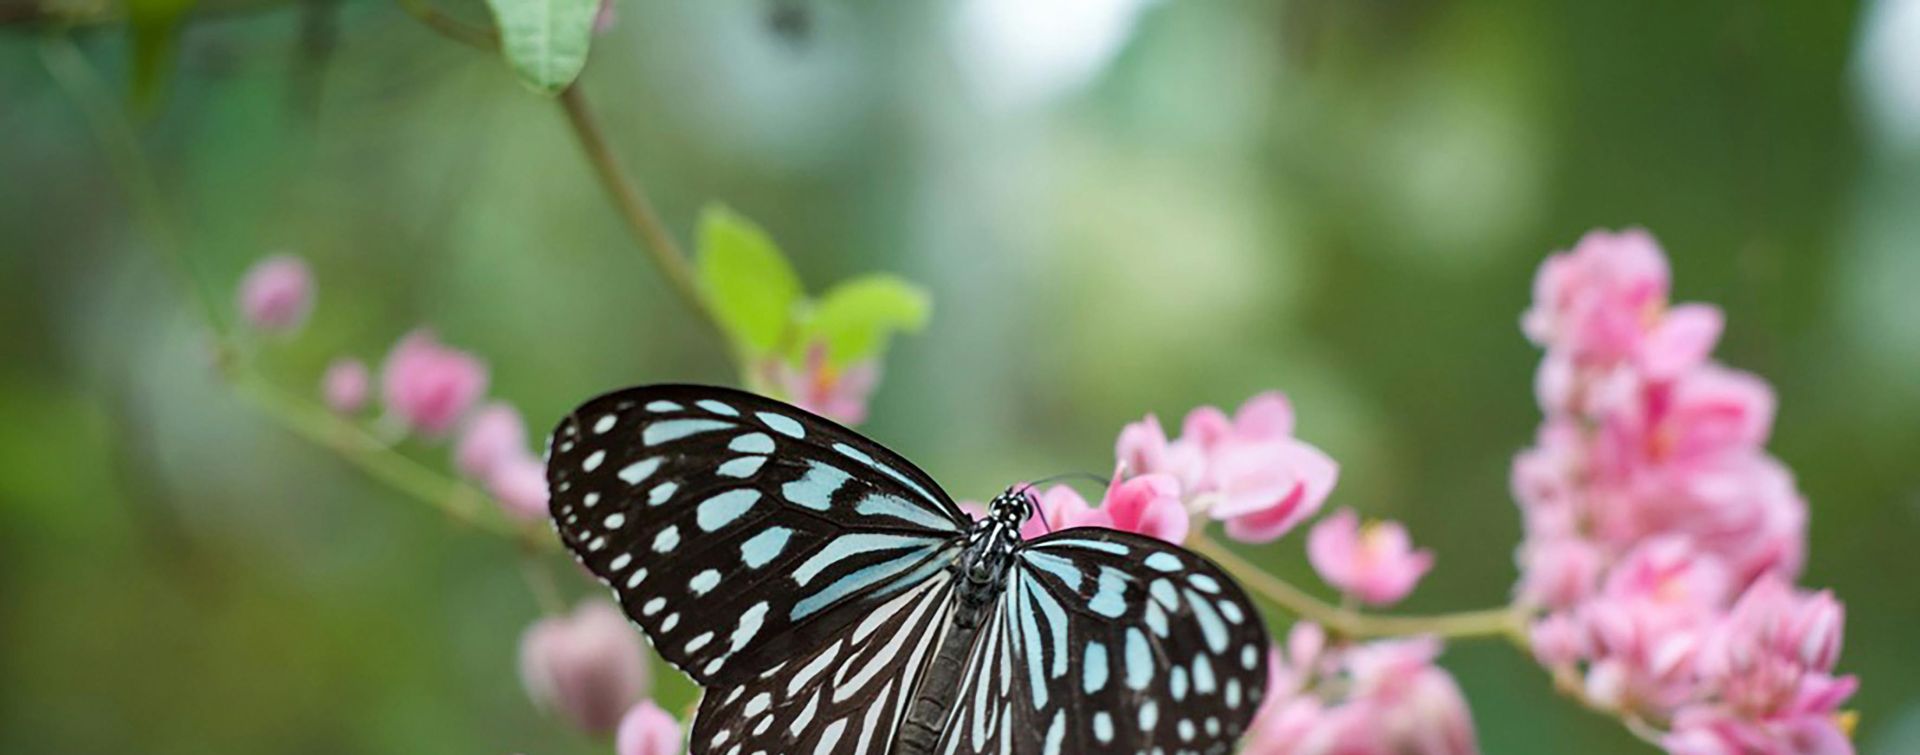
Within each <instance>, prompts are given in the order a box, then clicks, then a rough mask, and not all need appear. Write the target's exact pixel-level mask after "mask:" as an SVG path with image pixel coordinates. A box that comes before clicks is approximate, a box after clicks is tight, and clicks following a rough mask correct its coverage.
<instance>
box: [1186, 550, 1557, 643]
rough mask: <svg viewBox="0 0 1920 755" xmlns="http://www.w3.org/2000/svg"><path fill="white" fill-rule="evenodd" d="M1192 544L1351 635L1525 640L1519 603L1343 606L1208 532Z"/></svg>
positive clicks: (1276, 598)
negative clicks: (1373, 609)
mask: <svg viewBox="0 0 1920 755" xmlns="http://www.w3.org/2000/svg"><path fill="white" fill-rule="evenodd" d="M1187 547H1189V548H1192V549H1193V550H1194V552H1196V553H1199V554H1201V555H1204V556H1206V557H1207V558H1210V559H1213V561H1214V563H1217V564H1219V565H1220V566H1221V568H1224V569H1226V570H1227V571H1228V572H1229V573H1231V574H1232V575H1233V576H1234V578H1235V579H1237V580H1239V581H1240V583H1241V584H1244V585H1246V586H1247V587H1248V588H1249V589H1251V590H1253V592H1254V593H1255V594H1257V595H1260V596H1261V597H1264V598H1266V599H1267V600H1269V601H1272V602H1273V603H1275V604H1277V605H1279V606H1280V607H1281V608H1284V609H1286V610H1287V611H1290V612H1292V613H1293V614H1294V615H1296V616H1299V617H1300V618H1303V619H1307V620H1309V621H1313V622H1316V623H1319V624H1321V625H1322V626H1325V627H1326V628H1327V629H1329V630H1332V631H1334V632H1337V633H1340V634H1344V635H1347V636H1350V637H1362V638H1364V637H1399V636H1406V635H1415V634H1432V635H1438V636H1440V637H1446V638H1452V639H1467V638H1478V637H1503V638H1507V639H1510V640H1515V639H1516V638H1517V640H1516V641H1518V642H1520V643H1521V644H1523V645H1524V643H1525V638H1524V635H1523V633H1522V631H1521V620H1520V614H1519V613H1518V612H1517V611H1516V610H1515V609H1513V608H1510V607H1503V608H1492V609H1487V610H1483V611H1462V612H1459V613H1447V614H1435V615H1431V616H1382V615H1375V614H1364V613H1360V612H1358V611H1354V610H1351V609H1347V608H1341V607H1339V606H1335V605H1333V604H1330V603H1327V602H1326V601H1323V600H1320V599H1319V598H1315V597H1313V596H1312V595H1309V594H1308V593H1307V592H1306V591H1305V590H1302V589H1300V588H1298V587H1295V586H1293V585H1292V584H1291V583H1289V582H1287V581H1286V580H1284V579H1281V578H1279V577H1275V576H1273V575H1272V574H1268V573H1267V572H1266V571H1264V570H1262V569H1260V568H1259V567H1257V566H1254V565H1253V564H1252V563H1250V562H1248V561H1247V560H1246V559H1244V558H1241V557H1240V556H1239V555H1238V554H1236V553H1234V552H1233V551H1231V550H1228V549H1227V548H1226V547H1225V546H1223V545H1221V544H1220V543H1218V542H1216V541H1215V540H1213V539H1212V538H1210V537H1208V536H1207V535H1206V534H1205V533H1200V534H1196V535H1194V536H1193V537H1192V538H1190V539H1188V541H1187Z"/></svg>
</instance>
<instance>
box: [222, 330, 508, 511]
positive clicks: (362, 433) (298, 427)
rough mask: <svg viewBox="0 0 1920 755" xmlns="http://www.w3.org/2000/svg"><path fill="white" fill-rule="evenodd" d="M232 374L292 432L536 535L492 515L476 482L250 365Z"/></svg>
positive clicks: (401, 487)
mask: <svg viewBox="0 0 1920 755" xmlns="http://www.w3.org/2000/svg"><path fill="white" fill-rule="evenodd" d="M229 377H230V378H231V381H232V384H233V389H234V393H235V394H236V395H238V396H239V397H240V398H241V399H242V400H244V401H246V402H247V403H248V404H250V405H252V406H253V407H254V408H255V409H256V410H258V411H259V412H261V413H262V414H264V415H266V416H267V417H268V418H270V419H272V420H274V421H275V422H276V423H277V424H279V425H281V426H282V427H285V428H287V429H288V430H291V431H293V433H294V434H296V435H299V436H301V437H303V438H306V439H307V440H309V441H312V442H313V443H314V444H316V445H319V446H322V447H325V448H329V449H332V450H333V451H334V452H335V453H337V454H339V455H340V457H341V458H343V459H345V460H347V461H348V462H349V463H352V464H353V465H354V466H356V467H359V468H360V470H361V471H362V472H365V473H366V475H367V476H368V477H372V478H373V479H375V480H378V481H380V482H381V483H383V484H385V485H387V486H388V487H391V488H393V489H395V490H398V491H400V492H402V493H405V494H407V495H408V496H410V497H413V498H416V499H419V500H420V501H423V502H425V503H427V504H429V505H431V506H433V507H434V508H436V509H439V510H440V511H441V513H444V514H446V515H447V518H448V519H451V520H453V521H454V522H456V523H459V524H461V525H464V526H470V527H474V528H476V529H479V530H481V531H484V532H490V533H493V534H497V535H502V536H506V537H511V538H521V539H526V540H532V538H524V532H523V528H521V527H519V526H518V525H515V524H513V523H512V522H509V521H507V520H505V519H503V518H501V517H498V516H492V515H490V514H489V513H488V510H487V507H486V506H484V505H483V503H484V502H485V498H484V497H483V496H482V495H481V494H480V492H479V491H477V490H474V489H473V488H472V486H469V485H467V484H466V483H464V482H461V481H459V480H455V479H453V478H451V477H448V476H446V475H444V474H441V473H439V472H437V471H435V470H433V469H431V468H428V467H427V466H426V465H423V464H421V463H420V462H417V461H414V460H413V459H411V458H408V457H407V456H405V455H402V454H400V453H399V452H397V451H394V450H392V449H390V448H388V447H387V446H386V444H384V443H381V442H380V440H379V439H378V438H375V437H374V436H373V435H372V434H371V433H369V432H367V431H366V430H365V429H363V428H361V427H360V426H359V425H358V424H356V423H354V422H352V421H350V420H347V419H345V418H343V417H340V416H339V415H336V414H334V413H332V412H330V411H328V410H327V409H326V408H325V407H322V406H320V405H319V404H316V403H313V402H311V401H306V400H303V399H300V398H297V397H295V396H293V395H291V394H289V393H287V392H286V391H284V390H282V389H281V388H280V387H279V386H276V385H274V384H273V383H271V382H268V381H267V380H266V379H265V378H262V377H260V376H259V374H258V373H255V372H254V371H252V370H250V369H248V368H246V367H240V366H236V367H234V368H233V369H231V370H230V371H229Z"/></svg>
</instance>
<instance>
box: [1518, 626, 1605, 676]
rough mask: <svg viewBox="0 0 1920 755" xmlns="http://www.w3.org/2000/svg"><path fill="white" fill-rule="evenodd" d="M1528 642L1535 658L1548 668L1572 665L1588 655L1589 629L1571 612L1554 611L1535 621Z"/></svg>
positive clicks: (1528, 630)
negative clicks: (1587, 633) (1587, 637)
mask: <svg viewBox="0 0 1920 755" xmlns="http://www.w3.org/2000/svg"><path fill="white" fill-rule="evenodd" d="M1527 644H1528V645H1530V646H1531V647H1532V648H1533V657H1534V660H1537V661H1539V662H1540V665H1542V666H1546V667H1548V668H1560V667H1568V666H1572V665H1573V664H1574V663H1576V662H1578V661H1579V660H1580V659H1581V658H1584V657H1586V656H1587V654H1588V653H1589V652H1591V651H1590V649H1589V648H1588V647H1587V639H1586V629H1585V627H1582V626H1580V622H1579V621H1577V620H1575V619H1574V617H1573V615H1572V614H1568V613H1554V614H1548V615H1547V616H1546V617H1545V618H1542V619H1540V620H1539V621H1535V622H1534V623H1533V626H1531V627H1529V628H1528V629H1527Z"/></svg>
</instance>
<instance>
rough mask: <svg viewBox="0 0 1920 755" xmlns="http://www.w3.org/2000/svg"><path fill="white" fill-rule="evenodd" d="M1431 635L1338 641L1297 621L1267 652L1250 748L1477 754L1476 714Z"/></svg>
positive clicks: (1269, 753)
mask: <svg viewBox="0 0 1920 755" xmlns="http://www.w3.org/2000/svg"><path fill="white" fill-rule="evenodd" d="M1439 652H1440V643H1439V642H1438V641H1437V640H1434V639H1433V638H1430V637H1416V638H1410V639H1399V640H1382V641H1379V642H1372V643H1366V644H1353V645H1329V644H1328V640H1327V636H1326V633H1325V631H1323V630H1322V629H1321V628H1320V626H1319V625H1318V624H1314V623H1312V622H1306V621H1302V622H1298V623H1295V624H1294V625H1293V629H1292V631H1290V632H1289V633H1288V635H1287V643H1286V647H1285V648H1284V649H1276V650H1274V651H1273V652H1272V655H1271V657H1270V658H1269V660H1268V673H1269V677H1268V684H1267V692H1268V694H1267V698H1266V702H1264V703H1262V705H1261V709H1260V712H1259V713H1258V714H1256V715H1255V717H1254V724H1253V729H1252V731H1250V732H1248V734H1247V738H1246V741H1245V749H1243V750H1242V752H1243V753H1245V754H1246V755H1406V754H1408V753H1417V754H1418V755H1470V754H1471V753H1476V752H1478V751H1479V749H1478V745H1477V744H1476V741H1475V736H1474V732H1473V718H1472V716H1471V715H1469V713H1468V712H1467V703H1466V699H1465V698H1464V697H1462V696H1461V694H1460V687H1459V686H1458V685H1456V684H1455V683H1454V681H1453V677H1452V676H1449V675H1448V674H1447V672H1446V671H1445V670H1443V669H1441V668H1440V667H1439V666H1436V665H1434V663H1433V661H1434V658H1435V657H1436V656H1438V655H1439Z"/></svg>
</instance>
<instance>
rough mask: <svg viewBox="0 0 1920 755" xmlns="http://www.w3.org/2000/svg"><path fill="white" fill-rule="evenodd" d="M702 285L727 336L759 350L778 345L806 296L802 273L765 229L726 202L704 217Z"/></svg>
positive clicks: (701, 258) (749, 348)
mask: <svg viewBox="0 0 1920 755" xmlns="http://www.w3.org/2000/svg"><path fill="white" fill-rule="evenodd" d="M700 285H701V288H702V289H703V293H704V294H705V296H706V297H707V306H709V307H712V308H713V312H714V315H715V316H716V317H718V318H719V320H720V324H721V326H722V327H724V328H726V330H727V335H728V336H729V337H731V338H732V339H733V340H734V341H735V343H736V344H737V345H738V346H741V347H743V348H744V349H745V350H746V351H748V352H749V353H756V354H757V353H762V352H766V351H770V350H773V349H774V348H775V347H777V346H778V345H779V343H780V340H781V337H782V336H784V335H786V334H787V333H788V332H789V331H788V326H789V325H791V324H792V321H793V315H794V308H795V305H796V304H798V303H799V302H800V300H801V295H802V294H801V288H800V276H798V275H796V274H795V273H794V272H793V265H792V264H790V263H788V262H787V257H786V255H784V254H781V252H780V247H778V246H775V245H774V243H773V239H771V238H768V237H767V233H766V231H763V230H761V229H760V227H759V226H757V225H754V223H753V221H751V220H748V219H746V218H743V217H741V216H739V215H738V214H735V213H734V212H733V211H732V210H729V209H727V208H725V207H709V208H707V210H706V212H705V213H703V214H702V215H701V217H700Z"/></svg>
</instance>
